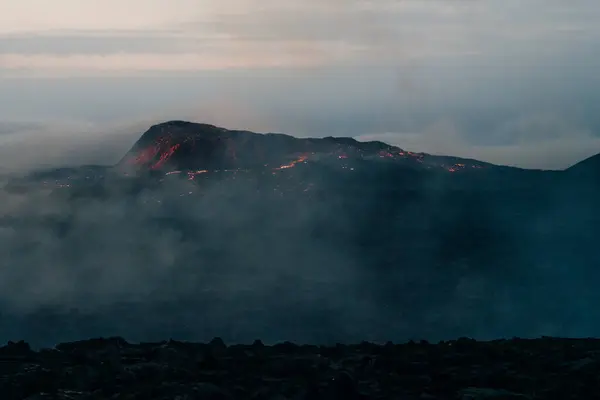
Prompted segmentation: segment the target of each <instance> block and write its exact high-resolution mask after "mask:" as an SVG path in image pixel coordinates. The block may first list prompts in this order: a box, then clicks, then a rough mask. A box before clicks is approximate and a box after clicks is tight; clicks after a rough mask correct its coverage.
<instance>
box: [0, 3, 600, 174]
mask: <svg viewBox="0 0 600 400" xmlns="http://www.w3.org/2000/svg"><path fill="white" fill-rule="evenodd" d="M2 10H3V11H2V13H1V14H2V15H1V16H0V53H1V54H0V103H1V104H2V108H1V110H0V132H2V133H3V135H2V138H1V139H0V140H1V143H2V146H1V150H0V152H1V154H0V156H1V158H0V160H2V161H1V164H0V166H1V167H2V168H5V169H6V168H15V167H16V166H26V165H30V164H32V163H37V164H41V163H54V164H57V163H64V162H72V163H75V164H77V163H87V162H92V163H96V162H97V163H100V162H106V161H110V162H114V161H116V160H118V158H119V157H120V154H121V153H122V152H124V151H126V150H127V149H128V148H129V146H130V145H131V144H132V143H133V142H134V141H135V140H136V139H137V137H138V136H139V134H140V133H141V132H143V131H144V130H145V129H147V127H148V126H149V125H151V124H152V123H156V122H161V121H165V120H170V119H185V120H193V121H200V122H207V123H213V124H217V125H220V126H224V127H226V128H230V129H250V130H253V131H258V132H284V133H289V134H292V135H296V136H315V137H323V136H329V135H332V136H352V137H362V138H377V139H383V140H384V141H386V142H389V143H392V144H395V145H399V146H400V147H403V148H407V149H409V150H413V151H425V152H430V153H437V154H453V155H459V156H465V157H471V158H477V159H482V160H485V161H490V162H494V163H500V164H508V165H518V166H522V167H532V168H564V167H567V166H569V165H571V164H574V163H575V162H577V161H579V160H581V159H583V158H586V157H588V156H590V155H593V154H596V153H597V152H600V141H599V139H598V135H599V134H598V132H599V131H600V130H599V129H598V127H599V126H600V120H599V119H598V114H597V112H596V111H595V110H596V108H597V106H596V105H597V104H598V103H599V101H600V98H599V96H600V95H599V94H598V93H600V91H599V90H598V88H599V87H600V78H598V75H597V73H596V71H597V67H598V66H599V59H598V55H597V52H596V51H594V49H595V46H596V43H597V40H598V35H599V31H598V30H599V29H600V28H598V26H597V24H596V23H595V21H597V19H598V13H599V12H600V11H599V10H598V7H596V3H595V2H593V1H591V0H576V1H573V2H569V3H568V4H567V3H565V2H563V1H559V0H550V1H542V0H534V1H528V2H526V3H523V2H520V1H517V0H508V1H504V2H494V1H468V0H465V1H460V0H459V1H436V0H427V1H411V0H404V1H393V0H380V1H370V2H367V1H356V0H353V1H344V2H338V1H325V2H323V1H312V0H309V1H305V0H303V1H300V0H289V1H285V2H280V1H263V2H261V3H260V6H257V5H256V4H255V3H254V2H250V1H248V0H228V1H212V0H173V1H166V0H164V1H163V0H161V1H153V2H146V1H142V0H139V1H138V0H131V1H128V2H127V3H124V2H120V1H116V0H108V1H104V2H101V3H99V2H95V1H75V0H58V1H57V2H53V3H52V4H50V3H47V2H45V1H43V0H23V1H19V2H9V1H6V2H5V3H3V5H2ZM32 10H35V12H32ZM131 10H135V12H131ZM115 133H118V134H119V135H117V136H116V135H113V134H115ZM30 139H31V140H30ZM24 141H28V145H27V146H24V147H23V146H22V147H20V150H19V151H18V152H16V151H15V150H14V149H15V146H21V143H23V142H24ZM16 154H18V156H16V157H15V155H16Z"/></svg>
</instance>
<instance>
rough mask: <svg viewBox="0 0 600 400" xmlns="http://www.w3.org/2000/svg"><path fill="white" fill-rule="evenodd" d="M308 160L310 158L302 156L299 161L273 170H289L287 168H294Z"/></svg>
mask: <svg viewBox="0 0 600 400" xmlns="http://www.w3.org/2000/svg"><path fill="white" fill-rule="evenodd" d="M307 159H308V156H307V155H306V154H303V155H301V156H300V157H298V159H296V160H294V161H292V162H290V163H289V164H284V165H282V166H280V167H277V168H273V169H274V170H276V171H279V170H282V169H287V168H292V167H293V166H295V165H296V164H298V163H301V162H304V161H306V160H307Z"/></svg>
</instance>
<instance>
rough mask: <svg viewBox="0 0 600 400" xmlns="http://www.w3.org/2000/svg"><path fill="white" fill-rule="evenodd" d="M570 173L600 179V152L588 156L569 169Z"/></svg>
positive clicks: (574, 175)
mask: <svg viewBox="0 0 600 400" xmlns="http://www.w3.org/2000/svg"><path fill="white" fill-rule="evenodd" d="M567 172H568V173H569V175H571V176H573V177H578V178H583V179H588V180H591V179H594V180H599V179H600V154H596V155H595V156H592V157H589V158H586V159H585V160H583V161H580V162H578V163H577V164H575V165H573V166H571V167H569V168H568V169H567Z"/></svg>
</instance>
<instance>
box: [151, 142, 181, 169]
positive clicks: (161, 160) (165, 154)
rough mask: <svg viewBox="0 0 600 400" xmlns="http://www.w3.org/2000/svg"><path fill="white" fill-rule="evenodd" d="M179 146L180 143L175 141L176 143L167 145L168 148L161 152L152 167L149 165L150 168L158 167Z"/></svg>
mask: <svg viewBox="0 0 600 400" xmlns="http://www.w3.org/2000/svg"><path fill="white" fill-rule="evenodd" d="M180 146H181V145H180V144H179V143H177V144H176V145H174V146H171V147H169V149H168V150H167V151H165V152H164V153H162V154H161V155H160V159H159V160H158V161H157V162H156V164H154V165H153V166H152V167H150V169H158V168H160V167H161V166H162V165H163V164H164V163H165V162H167V160H168V159H169V158H171V156H172V155H173V154H174V153H175V152H176V151H177V149H178V148H179V147H180Z"/></svg>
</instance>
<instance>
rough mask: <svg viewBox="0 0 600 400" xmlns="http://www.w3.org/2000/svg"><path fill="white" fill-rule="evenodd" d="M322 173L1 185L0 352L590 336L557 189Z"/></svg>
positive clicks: (585, 263) (582, 249)
mask: <svg viewBox="0 0 600 400" xmlns="http://www.w3.org/2000/svg"><path fill="white" fill-rule="evenodd" d="M134 140H135V139H134ZM117 158H118V157H117ZM36 168H39V166H36ZM315 171H316V172H315ZM315 171H313V172H309V173H307V175H306V176H303V178H302V179H309V180H310V179H314V180H315V182H314V183H315V187H316V188H317V189H320V191H318V192H317V193H318V195H311V194H310V193H311V192H309V193H308V194H307V193H304V192H303V191H294V190H291V191H285V190H284V189H281V188H279V187H278V186H274V187H273V186H268V185H265V184H264V183H261V181H260V179H259V178H257V177H254V176H252V175H249V176H246V177H243V178H236V179H233V178H229V179H223V180H207V181H206V182H204V183H203V184H201V185H199V184H196V183H194V182H190V181H187V180H185V179H173V180H169V181H165V183H164V184H161V185H148V186H144V185H142V186H141V187H138V188H136V189H135V190H133V191H132V190H127V191H124V190H123V189H122V187H121V186H120V185H122V183H121V182H120V181H119V180H118V179H116V178H115V179H114V180H111V179H106V180H105V181H104V183H103V184H102V185H103V188H104V192H103V193H104V194H103V195H101V196H100V195H81V196H80V195H71V194H69V193H72V192H69V191H54V192H53V193H50V191H49V190H48V189H45V188H44V187H43V185H38V184H33V183H32V185H31V188H30V189H28V190H27V191H14V190H10V189H8V187H7V186H3V188H2V189H1V190H0V260H2V262H1V268H0V307H1V310H2V319H1V321H2V323H1V332H2V333H1V334H0V340H9V339H12V340H15V339H25V340H28V341H31V342H32V343H33V344H35V345H53V344H54V343H56V342H59V341H66V340H75V339H81V338H84V337H90V336H108V335H119V336H123V337H125V338H126V339H128V340H132V341H147V340H162V339H166V338H169V337H172V338H175V339H184V340H207V339H210V338H212V337H213V336H220V337H222V338H224V339H225V340H226V341H231V342H233V341H236V342H250V341H252V340H254V339H256V338H260V339H262V340H263V341H265V342H273V341H283V340H293V341H299V342H317V343H331V342H346V341H360V340H372V341H387V340H392V341H405V340H409V339H428V340H440V339H445V338H454V337H458V336H471V337H475V338H478V339H489V338H496V337H506V336H538V335H559V336H594V335H598V334H600V324H598V323H597V322H595V321H599V320H600V319H598V318H597V317H598V315H597V314H598V311H596V310H597V307H596V306H595V305H597V304H598V301H599V300H600V298H599V296H600V295H598V294H597V291H596V290H595V288H596V282H597V281H598V273H597V272H596V271H595V267H596V266H597V265H598V262H600V259H599V257H598V256H594V252H593V251H592V250H593V246H594V244H593V240H594V238H597V232H598V231H597V228H594V226H595V224H596V223H595V220H594V218H596V217H595V216H594V215H595V214H594V213H593V209H594V207H593V204H594V203H593V201H592V200H591V198H586V199H583V200H581V199H580V200H581V201H579V202H576V203H575V202H574V199H575V198H577V195H576V194H573V195H572V196H573V197H570V196H569V195H568V194H565V191H570V187H567V184H566V183H564V182H565V181H564V180H562V179H557V180H553V179H554V178H548V179H549V180H552V184H545V185H544V186H543V187H544V192H543V193H540V192H539V191H536V189H535V188H534V189H533V190H532V191H531V192H527V190H528V189H527V187H528V184H527V183H524V184H523V185H521V186H523V187H524V188H525V189H524V192H521V193H515V192H512V191H511V190H512V189H510V188H508V187H507V189H502V188H497V190H496V191H493V190H492V191H490V190H487V189H486V190H487V191H478V190H479V189H477V187H478V186H477V185H476V183H472V182H466V181H465V182H462V181H461V182H462V183H461V184H460V185H459V187H458V189H456V188H454V189H451V187H450V186H447V184H446V183H440V182H438V179H439V178H437V177H435V176H433V175H415V177H414V178H410V179H414V181H410V182H409V181H402V180H395V181H392V180H390V179H389V178H386V177H384V176H383V175H382V176H381V178H376V179H371V180H369V179H366V178H365V177H362V176H357V177H353V178H351V179H350V178H340V177H339V176H338V175H336V173H334V172H331V171H329V172H328V170H326V171H325V172H323V171H320V170H315ZM16 172H17V173H19V175H22V174H23V172H24V170H19V171H16ZM13 173H15V171H12V172H11V174H13ZM365 176H366V175H365ZM370 176H373V175H372V174H371V175H370ZM375 176H377V175H375ZM544 176H545V175H544ZM9 177H10V175H9ZM492 178H493V177H492ZM281 179H282V181H281V182H283V183H285V179H284V178H281ZM291 179H292V178H290V180H291ZM293 179H296V178H293ZM378 179H380V180H378ZM407 179H408V178H407ZM519 179H520V178H519ZM523 179H530V178H529V177H527V178H523ZM523 182H528V181H527V180H524V181H523ZM557 185H558V186H560V185H565V186H564V189H565V190H564V191H563V190H562V188H561V187H557ZM489 186H490V187H493V186H494V184H491V185H489ZM517 186H519V185H515V187H517ZM394 187H396V188H398V190H396V191H392V192H393V193H394V196H396V197H386V196H388V195H389V193H391V192H389V191H386V190H387V189H385V188H394ZM403 188H406V190H404V189H403ZM473 190H474V193H476V194H472V193H471V191H473ZM481 190H483V189H481ZM65 193H66V194H65ZM399 199H400V200H399ZM572 201H573V202H572ZM475 209H477V211H473V210H475ZM596 219H597V218H596Z"/></svg>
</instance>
